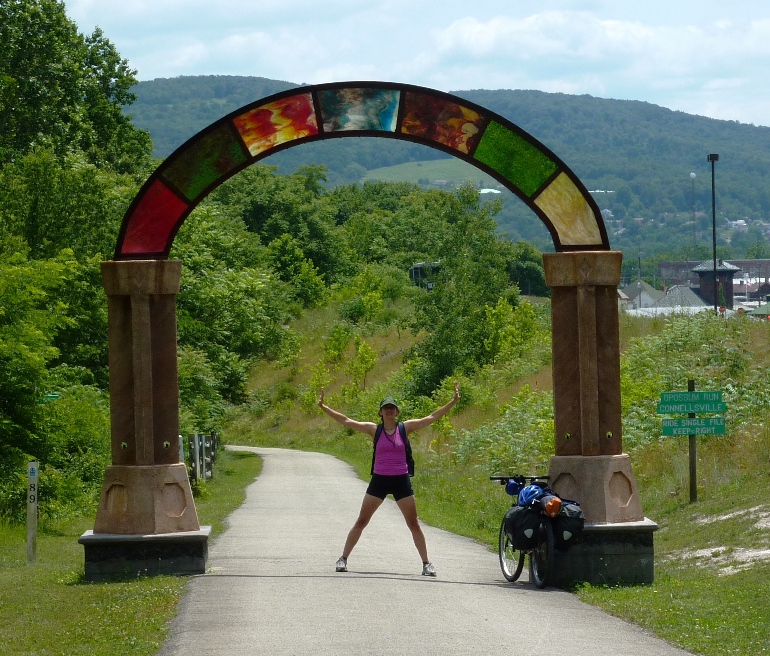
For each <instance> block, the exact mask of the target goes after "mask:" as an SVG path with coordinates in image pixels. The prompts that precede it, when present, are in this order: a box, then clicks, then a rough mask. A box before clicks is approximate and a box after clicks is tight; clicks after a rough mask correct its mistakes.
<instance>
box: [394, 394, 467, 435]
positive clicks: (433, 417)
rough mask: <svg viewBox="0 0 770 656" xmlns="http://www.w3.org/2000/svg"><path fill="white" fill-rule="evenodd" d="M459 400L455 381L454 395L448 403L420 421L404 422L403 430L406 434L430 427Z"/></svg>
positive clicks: (409, 420)
mask: <svg viewBox="0 0 770 656" xmlns="http://www.w3.org/2000/svg"><path fill="white" fill-rule="evenodd" d="M459 400H460V384H459V383H458V382H457V381H455V394H454V396H453V397H452V400H451V401H449V403H446V404H445V405H442V406H441V407H440V408H437V409H436V410H434V411H433V412H431V413H430V414H429V415H428V416H427V417H422V418H421V419H408V420H407V421H405V422H404V428H405V429H406V431H407V433H411V432H412V431H416V430H419V429H420V428H425V427H426V426H430V425H431V424H432V423H433V422H435V421H438V420H439V419H441V417H443V416H444V415H445V414H446V413H447V412H449V411H450V410H451V409H452V408H453V407H454V405H455V403H457V402H458V401H459Z"/></svg>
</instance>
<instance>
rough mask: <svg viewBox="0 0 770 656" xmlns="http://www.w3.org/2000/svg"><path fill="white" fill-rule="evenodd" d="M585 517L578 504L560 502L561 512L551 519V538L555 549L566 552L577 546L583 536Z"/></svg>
mask: <svg viewBox="0 0 770 656" xmlns="http://www.w3.org/2000/svg"><path fill="white" fill-rule="evenodd" d="M584 524H585V516H584V515H583V511H582V509H581V508H580V505H579V504H578V503H575V502H572V501H564V500H562V504H561V510H560V511H559V514H558V515H556V517H554V519H553V537H554V538H555V542H556V548H557V549H559V550H560V551H566V550H567V549H569V548H570V547H571V546H572V545H573V544H578V543H579V542H580V540H581V538H582V535H583V525H584Z"/></svg>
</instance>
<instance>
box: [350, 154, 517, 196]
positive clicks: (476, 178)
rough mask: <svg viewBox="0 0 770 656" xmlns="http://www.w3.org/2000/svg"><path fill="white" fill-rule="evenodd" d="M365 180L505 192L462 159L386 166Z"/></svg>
mask: <svg viewBox="0 0 770 656" xmlns="http://www.w3.org/2000/svg"><path fill="white" fill-rule="evenodd" d="M364 180H381V181H383V182H414V183H417V182H418V181H420V180H422V181H423V182H425V181H427V182H428V183H433V182H435V181H436V180H445V181H446V182H447V184H449V185H450V186H457V185H460V184H462V183H464V182H471V183H473V184H479V185H480V186H481V187H484V188H490V189H500V190H503V186H502V185H501V184H500V183H499V182H497V180H495V179H494V178H493V177H492V176H490V175H487V174H486V173H484V172H483V171H480V170H479V169H477V168H476V167H475V166H471V165H470V164H468V163H466V162H464V161H462V160H460V159H455V158H452V159H435V160H426V161H424V162H406V163H404V164H397V165H395V166H385V167H382V168H379V169H372V170H371V171H369V172H368V173H367V174H366V176H364Z"/></svg>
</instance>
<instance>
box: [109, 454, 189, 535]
mask: <svg viewBox="0 0 770 656" xmlns="http://www.w3.org/2000/svg"><path fill="white" fill-rule="evenodd" d="M198 529H200V524H199V523H198V513H197V512H196V510H195V502H194V501H193V497H192V490H191V489H190V482H189V480H188V474H187V466H186V465H184V464H183V463H177V464H175V465H150V466H144V467H142V466H139V465H133V466H128V465H111V466H110V467H107V470H106V471H105V473H104V485H103V486H102V493H101V497H100V499H99V508H98V509H97V512H96V522H95V523H94V533H101V534H116V535H129V534H133V535H148V534H159V533H177V532H180V531H191V532H195V531H197V530H198Z"/></svg>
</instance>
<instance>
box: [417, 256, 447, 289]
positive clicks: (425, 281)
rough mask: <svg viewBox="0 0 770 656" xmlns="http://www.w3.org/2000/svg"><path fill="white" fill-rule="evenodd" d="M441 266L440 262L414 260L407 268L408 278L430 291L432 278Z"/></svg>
mask: <svg viewBox="0 0 770 656" xmlns="http://www.w3.org/2000/svg"><path fill="white" fill-rule="evenodd" d="M440 268H441V262H415V263H414V264H413V265H412V266H411V268H410V269H409V279H410V280H411V281H412V282H413V283H414V284H415V285H417V286H418V287H422V288H424V289H427V290H428V291H431V290H432V289H433V278H434V277H435V276H436V274H437V273H438V271H439V269H440Z"/></svg>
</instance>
